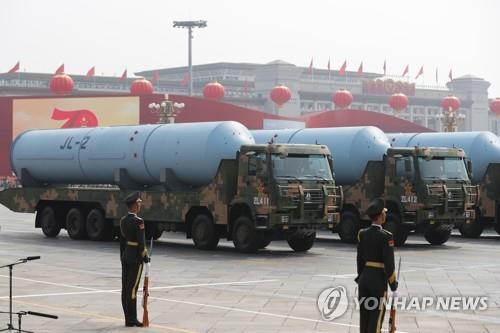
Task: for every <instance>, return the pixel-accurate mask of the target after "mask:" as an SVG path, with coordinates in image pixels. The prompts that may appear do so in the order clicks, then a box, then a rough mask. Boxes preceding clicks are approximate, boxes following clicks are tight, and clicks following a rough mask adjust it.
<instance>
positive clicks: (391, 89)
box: [363, 79, 415, 96]
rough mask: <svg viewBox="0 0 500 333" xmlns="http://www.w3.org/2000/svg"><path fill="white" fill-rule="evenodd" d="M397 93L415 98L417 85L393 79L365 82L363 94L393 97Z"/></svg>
mask: <svg viewBox="0 0 500 333" xmlns="http://www.w3.org/2000/svg"><path fill="white" fill-rule="evenodd" d="M396 93H403V94H405V95H406V96H415V83H408V82H402V81H394V80H391V79H387V80H380V79H378V80H371V81H363V94H372V95H392V94H396Z"/></svg>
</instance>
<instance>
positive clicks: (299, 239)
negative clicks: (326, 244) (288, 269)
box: [287, 230, 316, 252]
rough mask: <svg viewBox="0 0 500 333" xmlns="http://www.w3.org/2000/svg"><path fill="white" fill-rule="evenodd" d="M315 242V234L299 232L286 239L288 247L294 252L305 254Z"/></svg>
mask: <svg viewBox="0 0 500 333" xmlns="http://www.w3.org/2000/svg"><path fill="white" fill-rule="evenodd" d="M315 240H316V232H315V231H313V230H311V231H303V230H299V231H297V232H295V233H293V234H291V235H290V236H289V237H287V242H288V245H290V247H291V248H292V249H293V250H294V251H295V252H305V251H308V250H310V249H311V247H313V245H314V241H315Z"/></svg>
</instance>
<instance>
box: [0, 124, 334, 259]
mask: <svg viewBox="0 0 500 333" xmlns="http://www.w3.org/2000/svg"><path fill="white" fill-rule="evenodd" d="M11 164H12V169H13V170H14V172H15V173H16V175H17V176H18V178H19V179H20V181H21V184H22V187H20V188H12V189H7V190H4V191H2V192H0V203H1V204H3V205H5V206H6V207H8V208H9V209H11V210H13V211H16V212H28V213H30V212H36V219H35V226H36V227H37V228H41V229H42V231H43V233H44V234H45V235H46V236H47V237H55V236H57V235H58V234H59V232H60V230H61V229H66V230H67V232H68V234H69V236H70V237H71V238H73V239H83V238H89V239H91V240H96V241H97V240H108V239H112V238H114V236H115V235H116V234H117V229H118V228H117V226H118V225H119V219H120V217H121V216H123V215H124V214H126V212H127V211H126V207H125V205H124V203H123V199H124V198H125V197H126V196H127V195H128V194H129V193H131V192H132V191H140V193H141V198H142V200H143V203H142V210H141V212H140V216H141V217H142V218H143V219H144V220H145V225H146V235H147V237H148V238H150V237H151V238H154V239H158V238H159V237H160V236H161V234H162V232H163V231H180V232H185V233H186V235H187V237H188V238H192V239H193V242H194V244H195V246H196V247H197V248H200V249H204V250H210V249H214V248H216V247H217V244H218V242H219V239H220V238H221V237H225V238H227V239H228V240H232V241H233V243H234V245H235V247H236V248H237V249H238V250H239V251H242V252H250V251H255V250H257V249H261V248H264V247H266V246H267V245H268V244H269V243H270V242H271V241H272V240H273V239H278V238H280V239H283V238H285V239H286V240H287V241H288V243H289V245H290V247H291V248H292V249H293V250H295V251H307V250H309V249H310V248H311V247H312V246H313V243H314V240H315V237H316V233H315V229H316V228H318V227H328V226H330V227H333V224H335V223H338V220H339V217H340V209H341V202H342V191H341V188H339V187H337V186H335V182H334V179H333V175H332V160H331V157H330V152H329V150H328V147H326V146H324V145H294V144H292V145H289V144H273V143H271V144H255V141H254V139H253V137H252V135H251V134H250V132H249V131H248V130H247V129H246V128H245V127H244V126H243V125H241V124H239V123H236V122H211V123H184V124H164V125H137V126H119V127H95V128H76V129H75V128H73V129H56V130H53V129H52V130H32V131H27V132H24V133H23V134H21V135H19V136H18V137H17V138H16V140H15V141H14V143H13V144H12V149H11ZM302 175H307V176H304V177H303V176H302Z"/></svg>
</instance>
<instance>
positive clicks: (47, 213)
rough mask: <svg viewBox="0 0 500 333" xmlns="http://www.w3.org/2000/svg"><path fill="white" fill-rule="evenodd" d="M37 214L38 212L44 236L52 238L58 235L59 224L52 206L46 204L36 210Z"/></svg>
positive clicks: (59, 230)
mask: <svg viewBox="0 0 500 333" xmlns="http://www.w3.org/2000/svg"><path fill="white" fill-rule="evenodd" d="M37 214H40V216H39V219H40V220H39V221H40V227H41V228H42V232H43V234H44V235H45V236H46V237H49V238H53V237H56V236H57V235H59V232H61V225H60V224H59V222H58V221H57V219H56V213H55V212H54V209H52V207H50V206H47V207H45V208H43V209H42V210H41V211H39V212H37Z"/></svg>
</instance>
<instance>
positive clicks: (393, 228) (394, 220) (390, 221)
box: [384, 213, 408, 246]
mask: <svg viewBox="0 0 500 333" xmlns="http://www.w3.org/2000/svg"><path fill="white" fill-rule="evenodd" d="M384 229H385V230H387V231H389V232H391V233H392V237H393V238H394V245H396V246H403V245H404V243H405V242H406V239H407V238H408V232H407V231H406V230H404V229H403V227H402V225H401V218H400V217H399V215H398V214H396V213H387V216H386V218H385V224H384Z"/></svg>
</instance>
